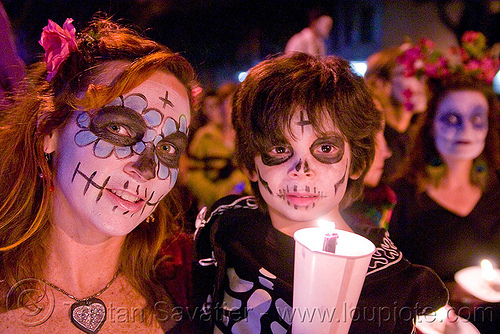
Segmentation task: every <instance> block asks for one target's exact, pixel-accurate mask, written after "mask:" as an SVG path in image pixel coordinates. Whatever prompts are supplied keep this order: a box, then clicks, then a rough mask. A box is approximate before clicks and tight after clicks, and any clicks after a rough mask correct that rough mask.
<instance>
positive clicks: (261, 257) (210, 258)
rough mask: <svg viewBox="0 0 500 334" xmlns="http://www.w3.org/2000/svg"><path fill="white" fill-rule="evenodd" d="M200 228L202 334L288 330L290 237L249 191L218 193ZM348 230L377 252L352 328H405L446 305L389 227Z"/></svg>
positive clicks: (197, 274)
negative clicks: (393, 238)
mask: <svg viewBox="0 0 500 334" xmlns="http://www.w3.org/2000/svg"><path fill="white" fill-rule="evenodd" d="M197 226H198V230H197V234H196V246H195V247H196V252H197V258H198V260H199V262H198V263H196V264H195V268H194V278H195V282H194V289H195V295H196V297H197V303H198V305H200V307H201V305H204V309H205V310H206V312H207V316H206V317H205V318H203V320H205V321H201V322H200V328H199V332H200V333H202V332H210V333H273V334H277V333H287V332H288V331H290V327H291V323H292V315H293V309H292V293H293V262H294V240H293V238H292V237H289V236H287V235H285V234H283V233H281V232H280V231H278V230H276V229H275V228H273V226H272V224H271V220H270V217H269V215H268V214H267V213H264V212H262V211H261V210H259V208H258V206H257V204H256V201H255V198H254V197H251V196H247V197H241V198H238V197H236V196H228V197H226V198H223V199H222V200H220V201H219V202H217V203H216V205H215V206H214V208H213V210H212V211H210V212H205V211H204V210H202V212H200V214H199V216H198V221H197ZM353 230H354V232H356V233H358V234H360V235H362V236H364V237H366V238H368V239H369V240H371V241H372V242H373V243H374V244H375V246H376V251H375V253H374V254H373V256H372V260H371V263H370V265H369V269H368V273H367V275H366V278H365V282H364V285H363V289H362V291H361V295H360V298H359V301H358V305H357V308H356V310H355V312H354V313H352V317H353V320H352V324H351V328H350V331H349V333H410V332H411V331H412V328H413V324H412V320H413V318H414V317H415V316H416V315H417V314H423V313H430V312H432V311H433V310H436V309H438V308H439V307H441V306H443V305H444V304H445V303H446V301H447V296H448V295H447V291H446V288H445V287H444V285H443V283H442V282H441V280H440V279H439V278H438V277H437V275H436V274H435V273H434V272H432V271H431V270H429V269H428V268H426V267H422V266H416V265H412V264H410V263H409V262H408V261H407V260H406V259H405V258H404V257H403V255H402V254H401V252H400V251H399V250H398V249H397V248H396V247H395V246H394V244H393V243H392V241H391V240H390V239H389V236H388V232H387V231H385V230H384V229H381V228H375V227H373V226H353ZM207 301H208V302H207ZM208 315H209V316H208ZM293 316H296V315H293ZM214 328H215V329H214Z"/></svg>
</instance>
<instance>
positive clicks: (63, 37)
mask: <svg viewBox="0 0 500 334" xmlns="http://www.w3.org/2000/svg"><path fill="white" fill-rule="evenodd" d="M38 43H40V45H41V46H42V47H43V49H44V50H45V57H44V58H43V61H44V62H45V63H46V64H47V81H49V82H50V81H51V80H52V79H53V78H54V76H55V75H56V74H57V71H58V70H59V67H60V66H61V64H62V63H63V62H64V61H65V60H66V59H67V58H68V57H69V55H70V53H71V52H74V51H75V50H76V49H77V44H76V29H75V27H74V26H73V19H71V18H68V19H66V21H65V22H64V24H63V27H62V28H61V26H59V25H58V24H57V23H55V22H54V21H52V20H49V24H48V25H47V26H45V27H44V28H43V31H42V36H41V38H40V41H39V42H38Z"/></svg>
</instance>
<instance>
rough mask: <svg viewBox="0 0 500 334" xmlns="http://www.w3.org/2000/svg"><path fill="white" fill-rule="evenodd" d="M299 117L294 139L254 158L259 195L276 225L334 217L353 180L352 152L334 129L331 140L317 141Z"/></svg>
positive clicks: (293, 120)
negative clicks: (351, 175)
mask: <svg viewBox="0 0 500 334" xmlns="http://www.w3.org/2000/svg"><path fill="white" fill-rule="evenodd" d="M304 117H307V116H306V115H305V113H303V114H302V115H301V112H300V111H297V112H296V113H295V115H294V117H293V119H292V127H291V128H292V133H293V135H294V137H295V138H296V139H294V138H292V136H290V135H287V136H286V138H287V142H285V143H273V145H274V146H272V147H270V148H269V150H268V151H267V152H266V153H265V154H262V155H259V156H257V157H256V158H255V163H256V168H257V172H256V175H255V176H254V179H253V180H254V181H258V184H259V190H260V193H261V195H262V197H263V198H264V200H265V201H266V203H267V205H268V209H269V214H270V216H271V220H272V221H273V224H274V225H275V226H276V221H278V220H279V221H280V222H283V221H285V222H286V224H288V226H291V225H293V224H295V223H299V222H311V221H313V220H316V219H318V218H328V217H330V218H331V217H335V216H337V214H338V210H339V203H340V201H341V200H342V198H343V197H344V193H345V190H346V187H347V181H348V179H349V166H350V160H351V154H350V148H349V145H348V143H347V142H345V140H344V139H343V138H342V137H341V135H340V132H339V130H338V129H337V128H336V127H334V126H333V124H331V125H330V126H329V127H328V128H327V130H328V132H329V135H328V136H326V137H318V135H317V134H315V133H314V131H313V127H312V125H311V124H310V123H309V122H308V121H307V120H306V119H304Z"/></svg>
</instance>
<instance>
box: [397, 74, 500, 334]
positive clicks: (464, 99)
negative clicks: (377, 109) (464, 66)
mask: <svg viewBox="0 0 500 334" xmlns="http://www.w3.org/2000/svg"><path fill="white" fill-rule="evenodd" d="M431 87H433V90H432V91H433V94H434V97H433V98H432V99H431V101H430V104H429V109H428V111H427V114H426V115H424V117H423V119H422V120H421V123H420V124H419V126H418V129H417V131H416V136H415V138H414V140H413V143H412V146H411V152H412V154H411V156H409V157H408V160H407V162H406V164H404V165H403V166H402V170H401V174H402V176H401V179H400V180H398V181H397V182H396V184H395V186H394V189H395V191H396V193H397V197H398V202H397V204H396V207H395V208H394V212H393V216H392V219H391V222H390V224H389V231H390V233H391V236H392V238H393V240H394V242H395V243H396V245H397V246H398V247H399V248H400V249H401V250H402V251H403V253H404V254H405V255H406V256H407V257H408V258H409V259H410V261H412V262H414V263H419V264H423V265H426V266H429V267H431V268H433V269H434V270H435V271H436V272H437V273H438V274H439V276H440V277H441V278H442V279H443V281H445V282H446V283H448V284H449V285H450V286H451V287H453V289H450V292H451V295H450V298H451V300H450V301H451V303H452V306H457V308H458V307H461V306H462V304H461V303H462V302H464V301H465V300H468V301H469V302H470V301H472V300H474V298H473V297H472V296H470V295H468V296H465V295H464V294H463V292H460V290H457V289H455V288H456V287H457V286H456V284H455V283H454V274H455V273H456V272H457V271H459V270H460V269H463V268H466V267H469V266H478V265H479V264H480V262H481V260H482V259H489V260H490V261H492V262H494V263H495V264H496V265H498V264H500V248H499V245H500V183H499V171H500V118H499V117H500V109H499V102H498V98H497V97H496V96H495V94H494V93H493V91H492V88H491V84H489V83H485V82H483V81H481V80H479V79H477V78H476V77H473V76H470V75H465V74H461V73H457V74H453V75H450V76H447V77H444V78H442V79H441V80H439V81H436V82H435V83H434V84H433V85H432V86H431ZM476 302H477V300H476ZM472 306H473V305H471V308H470V309H467V310H464V312H465V311H468V312H469V316H468V317H467V318H468V319H470V320H471V321H473V320H474V319H473V318H474V317H473V315H474V310H473V309H472ZM476 306H477V305H476ZM495 310H496V311H495V312H496V320H495V321H494V322H492V321H491V320H492V319H491V318H489V317H490V316H491V315H486V316H485V322H484V323H482V324H481V323H479V321H480V318H481V315H480V314H478V316H477V317H476V320H477V321H478V322H476V325H477V327H478V328H479V330H480V331H481V333H498V328H499V327H498V326H499V324H500V321H499V319H500V317H499V315H500V312H499V308H498V306H497V307H496V309H495ZM464 314H466V312H465V313H464Z"/></svg>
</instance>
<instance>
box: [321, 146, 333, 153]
mask: <svg viewBox="0 0 500 334" xmlns="http://www.w3.org/2000/svg"><path fill="white" fill-rule="evenodd" d="M319 149H320V150H321V152H322V153H330V152H332V151H333V150H334V149H335V148H334V147H333V146H332V145H321V146H320V147H319Z"/></svg>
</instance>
